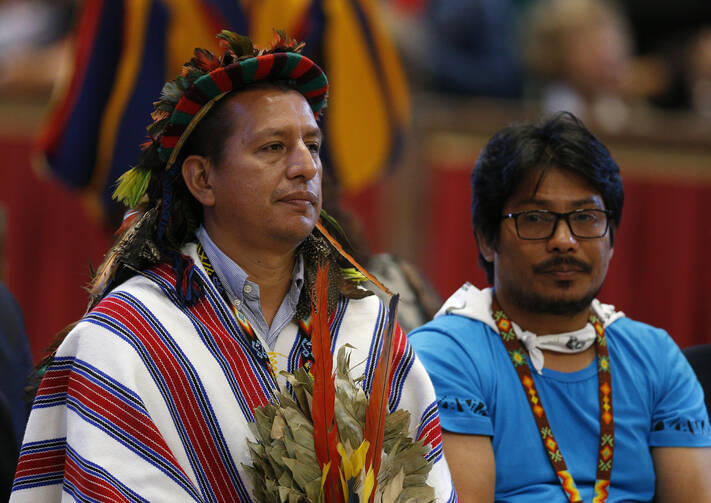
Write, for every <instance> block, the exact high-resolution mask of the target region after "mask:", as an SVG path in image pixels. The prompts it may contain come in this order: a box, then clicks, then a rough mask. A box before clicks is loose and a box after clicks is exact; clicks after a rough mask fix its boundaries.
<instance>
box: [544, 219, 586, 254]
mask: <svg viewBox="0 0 711 503" xmlns="http://www.w3.org/2000/svg"><path fill="white" fill-rule="evenodd" d="M546 246H547V248H548V250H549V251H572V250H575V249H576V248H577V247H578V240H577V238H576V237H575V236H574V235H573V231H572V230H571V228H570V224H569V223H568V221H567V220H566V219H565V218H559V219H558V221H557V222H556V224H555V229H554V230H553V235H552V236H551V237H550V238H549V239H548V242H547V243H546Z"/></svg>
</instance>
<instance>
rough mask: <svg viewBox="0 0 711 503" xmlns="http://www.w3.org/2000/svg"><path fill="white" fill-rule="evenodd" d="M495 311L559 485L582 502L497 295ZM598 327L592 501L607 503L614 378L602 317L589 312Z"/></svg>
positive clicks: (573, 501) (573, 502)
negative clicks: (596, 440)
mask: <svg viewBox="0 0 711 503" xmlns="http://www.w3.org/2000/svg"><path fill="white" fill-rule="evenodd" d="M492 310H493V312H494V320H495V321H496V326H497V327H498V329H499V334H500V335H501V339H502V340H503V341H504V345H505V346H506V351H507V352H508V354H509V357H510V358H511V362H512V363H513V366H514V368H515V369H516V373H517V374H518V376H519V378H520V379H521V385H522V386H523V390H524V392H525V393H526V396H527V397H528V403H529V405H530V406H531V411H532V412H533V417H534V419H535V420H536V425H537V426H538V431H539V432H540V434H541V440H542V442H543V446H544V447H545V449H546V452H547V453H548V458H549V459H550V461H551V464H552V465H553V470H554V471H555V473H556V475H557V476H558V480H559V481H560V485H561V486H562V487H563V491H564V492H565V495H566V496H567V498H568V501H570V502H571V503H582V499H581V498H580V493H579V492H578V488H577V487H576V485H575V481H574V480H573V477H572V475H571V474H570V472H569V471H568V466H567V465H566V464H565V460H564V459H563V454H562V453H561V452H560V449H559V447H558V443H557V442H556V440H555V438H554V437H553V430H552V429H551V425H550V423H549V422H548V417H547V416H546V412H545V410H544V409H543V403H542V402H541V399H540V396H539V395H538V391H537V389H536V384H535V382H534V381H533V376H532V375H531V369H530V367H529V365H528V362H527V361H526V350H525V349H524V347H523V345H522V344H521V341H519V340H518V338H517V337H516V332H515V331H514V328H513V324H512V323H511V320H510V319H509V318H508V316H506V313H504V311H503V310H502V309H501V306H500V305H499V303H498V301H497V300H496V298H494V300H493V303H492ZM588 320H589V321H590V323H591V324H592V325H593V327H595V333H596V334H597V338H596V340H595V343H596V345H597V357H598V373H597V375H598V382H599V387H598V390H599V398H600V450H599V452H598V461H597V475H596V480H595V496H594V498H593V503H605V502H606V501H607V496H608V488H609V486H610V474H611V473H612V454H613V451H614V447H615V421H614V418H613V415H612V377H611V374H610V354H609V352H608V349H607V340H606V339H605V331H604V329H603V328H602V323H600V320H599V319H598V318H597V317H596V316H595V315H593V314H592V313H591V314H590V318H589V319H588Z"/></svg>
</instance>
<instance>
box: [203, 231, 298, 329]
mask: <svg viewBox="0 0 711 503" xmlns="http://www.w3.org/2000/svg"><path fill="white" fill-rule="evenodd" d="M207 232H208V234H209V235H210V238H211V239H212V240H213V242H214V243H215V245H217V247H218V248H220V250H222V252H223V253H224V254H225V255H227V256H228V257H229V258H230V259H232V260H233V261H234V262H235V263H237V264H238V265H239V266H240V267H241V268H242V270H243V271H244V272H245V273H246V274H247V277H248V279H249V280H250V281H252V282H254V283H256V284H257V285H259V301H260V304H261V307H262V314H263V315H264V319H265V320H266V322H267V324H268V325H271V324H272V320H273V319H274V316H275V315H276V313H277V311H278V310H279V306H280V305H281V303H282V301H283V300H284V297H285V296H286V294H287V293H288V292H289V288H290V287H291V281H292V274H293V271H294V260H295V257H296V253H295V251H296V249H295V248H289V247H284V248H283V249H275V248H269V247H260V248H257V247H254V246H253V245H251V244H250V245H245V244H244V243H242V242H240V241H234V240H230V241H229V242H228V241H226V240H224V239H223V240H221V239H220V237H219V233H215V234H217V235H215V234H213V233H211V232H210V229H207Z"/></svg>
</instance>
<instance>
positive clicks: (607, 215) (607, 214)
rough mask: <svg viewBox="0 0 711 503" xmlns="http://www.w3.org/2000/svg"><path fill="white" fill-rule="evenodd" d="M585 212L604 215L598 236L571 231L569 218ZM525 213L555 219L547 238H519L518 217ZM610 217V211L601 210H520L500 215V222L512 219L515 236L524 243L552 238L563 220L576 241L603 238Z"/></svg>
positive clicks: (608, 225) (608, 227)
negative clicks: (600, 232) (603, 227)
mask: <svg viewBox="0 0 711 503" xmlns="http://www.w3.org/2000/svg"><path fill="white" fill-rule="evenodd" d="M585 211H597V212H600V213H603V214H604V215H605V223H606V225H605V230H604V231H603V232H602V234H600V235H599V236H579V235H577V234H576V233H575V231H574V230H573V226H572V225H570V216H571V215H574V214H576V213H583V212H585ZM526 213H546V214H548V215H553V216H554V217H555V222H554V223H553V228H552V230H551V233H550V234H549V235H548V236H545V237H540V238H524V237H521V233H520V232H519V230H518V217H519V216H520V215H525V214H526ZM611 215H612V210H604V209H602V208H578V209H577V210H573V211H568V212H565V213H560V212H557V211H551V210H522V211H515V212H513V213H507V214H505V215H502V217H501V220H506V219H509V218H510V219H513V222H514V226H515V227H516V235H517V236H518V238H519V239H523V240H525V241H542V240H544V239H550V238H552V237H553V235H554V234H555V232H556V231H557V230H558V223H559V222H560V221H561V219H563V220H565V223H566V224H568V230H569V231H570V234H571V235H572V236H573V237H575V238H577V239H600V238H601V237H605V235H606V234H607V232H608V231H609V230H610V216H611Z"/></svg>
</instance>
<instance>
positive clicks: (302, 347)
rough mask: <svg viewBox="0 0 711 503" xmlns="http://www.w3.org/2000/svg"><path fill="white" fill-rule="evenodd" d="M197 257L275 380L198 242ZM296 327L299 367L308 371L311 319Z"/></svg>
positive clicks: (256, 339) (264, 353) (254, 337)
mask: <svg viewBox="0 0 711 503" xmlns="http://www.w3.org/2000/svg"><path fill="white" fill-rule="evenodd" d="M197 255H198V257H199V258H200V262H201V263H202V266H203V267H204V268H205V272H207V275H208V277H209V278H210V280H212V282H213V283H214V285H215V288H217V290H218V291H219V292H220V294H221V295H222V297H223V298H224V299H225V301H226V302H227V304H228V305H230V306H232V311H233V312H234V313H235V318H236V320H237V324H238V325H239V328H240V330H241V331H242V333H243V334H244V335H245V336H246V337H247V339H248V341H249V344H250V347H251V349H252V352H253V353H254V354H255V355H256V357H257V358H258V359H259V360H260V361H261V362H262V364H263V365H264V367H265V368H266V369H268V370H269V373H270V374H271V375H272V377H274V378H276V373H275V371H274V365H272V362H271V360H270V358H269V353H268V352H267V351H266V350H265V349H264V345H262V343H261V341H260V340H259V337H257V334H256V333H255V332H254V328H252V325H251V324H250V323H249V320H247V317H246V316H245V315H244V313H242V311H240V310H239V309H237V308H236V307H235V306H234V305H233V304H232V302H230V300H229V298H228V297H227V293H226V292H225V289H224V287H223V286H222V282H221V281H220V278H218V277H217V273H216V272H215V268H214V267H213V266H212V264H211V263H210V259H209V258H207V253H205V249H204V248H203V247H202V244H200V242H198V245H197ZM298 326H299V330H298V334H297V336H296V337H297V339H298V342H297V344H298V347H299V355H300V356H301V362H300V366H303V367H306V370H310V369H311V366H312V365H313V361H314V355H313V352H312V351H311V329H312V326H313V325H312V324H311V317H310V316H309V317H308V318H306V319H304V320H299V323H298Z"/></svg>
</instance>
